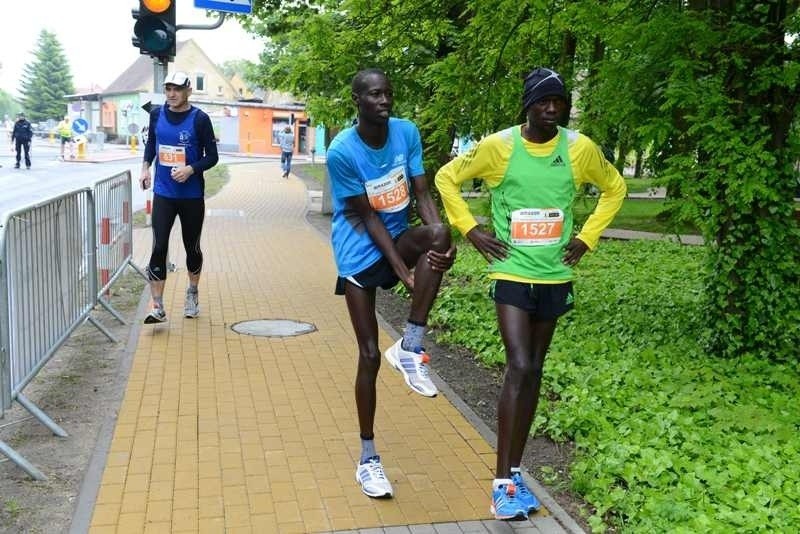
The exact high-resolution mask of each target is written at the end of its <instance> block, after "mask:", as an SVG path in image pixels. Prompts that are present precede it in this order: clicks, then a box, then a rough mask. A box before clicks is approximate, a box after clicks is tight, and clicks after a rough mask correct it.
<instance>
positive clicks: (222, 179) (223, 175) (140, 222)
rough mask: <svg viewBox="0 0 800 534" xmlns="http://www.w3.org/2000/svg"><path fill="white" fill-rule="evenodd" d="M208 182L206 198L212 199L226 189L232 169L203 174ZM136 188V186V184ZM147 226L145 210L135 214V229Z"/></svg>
mask: <svg viewBox="0 0 800 534" xmlns="http://www.w3.org/2000/svg"><path fill="white" fill-rule="evenodd" d="M203 176H204V178H205V181H206V188H205V192H206V198H207V199H208V198H211V197H213V196H214V195H216V194H217V193H219V192H220V190H221V189H222V188H223V187H225V184H227V183H228V181H229V180H230V178H231V174H230V169H228V166H227V165H215V166H214V167H212V168H211V169H210V170H207V171H206V172H204V173H203ZM134 186H136V184H134ZM146 225H147V214H146V213H145V212H144V210H139V211H136V212H134V213H133V227H134V228H141V227H144V226H146Z"/></svg>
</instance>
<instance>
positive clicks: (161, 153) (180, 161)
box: [158, 145, 186, 167]
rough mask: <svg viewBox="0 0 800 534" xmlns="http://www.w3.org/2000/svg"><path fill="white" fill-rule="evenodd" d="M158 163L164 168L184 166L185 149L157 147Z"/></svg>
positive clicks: (165, 146) (168, 146) (169, 146)
mask: <svg viewBox="0 0 800 534" xmlns="http://www.w3.org/2000/svg"><path fill="white" fill-rule="evenodd" d="M158 162H159V163H160V164H161V165H164V166H165V167H183V166H184V165H186V148H184V147H182V146H171V145H158Z"/></svg>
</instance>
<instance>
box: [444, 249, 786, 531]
mask: <svg viewBox="0 0 800 534" xmlns="http://www.w3.org/2000/svg"><path fill="white" fill-rule="evenodd" d="M704 256H705V250H704V249H703V248H701V247H681V246H680V245H676V244H673V243H668V242H645V241H642V242H603V243H601V246H600V248H599V250H598V251H597V252H594V253H590V254H588V255H587V256H585V257H584V260H583V261H582V262H581V264H580V265H579V267H578V268H577V280H576V308H575V310H574V311H572V312H571V313H569V314H567V315H566V316H565V317H563V318H562V320H561V321H560V323H559V326H558V328H557V330H556V334H555V338H554V340H553V344H552V347H551V351H550V354H549V355H548V359H547V362H546V365H545V377H544V384H543V388H542V403H541V404H540V410H539V413H538V414H537V419H536V422H535V425H534V431H535V432H541V433H544V434H546V435H548V436H549V437H551V438H552V439H554V440H557V441H563V440H571V441H573V442H574V443H575V450H576V455H575V459H574V463H573V465H572V467H571V477H572V485H573V489H574V490H576V491H578V492H579V493H580V494H581V495H583V496H584V498H585V499H586V501H587V502H589V503H590V504H591V505H592V506H593V507H595V509H596V513H595V515H594V516H592V517H591V518H590V524H591V525H592V527H593V530H595V531H603V530H604V529H605V528H606V527H607V526H613V527H614V528H615V529H616V530H617V531H620V532H642V533H651V532H687V533H690V532H691V533H694V532H754V531H762V532H790V531H793V530H795V529H796V526H797V525H798V524H800V507H798V504H800V463H798V462H797V455H798V452H799V451H800V435H799V434H798V432H797V429H798V427H799V426H800V413H799V412H798V410H797V409H796V399H797V398H798V393H800V391H799V390H800V386H799V384H800V371H799V370H798V368H797V366H794V365H790V364H779V363H769V362H768V361H767V360H764V359H758V358H751V357H744V358H741V359H739V360H728V359H721V358H715V357H712V356H709V355H708V354H706V353H705V352H704V350H703V348H702V347H703V346H702V338H703V337H705V336H708V334H709V332H708V331H709V330H713V328H714V325H709V324H707V323H706V321H707V318H706V317H705V315H704V314H703V312H702V308H701V302H702V301H703V287H704V286H703V280H704V276H705V272H704V268H705V267H704V266H705V265H706V263H705V261H704ZM485 273H486V264H485V261H484V260H483V258H482V257H480V256H479V255H478V254H477V253H476V252H475V251H474V249H472V247H471V246H469V244H466V243H464V244H462V245H461V246H460V250H459V258H458V260H457V262H456V265H455V266H454V267H453V269H452V271H451V272H450V273H449V274H448V275H447V276H446V278H445V280H446V284H445V285H443V288H442V291H441V294H440V297H439V298H438V299H437V302H436V304H435V307H434V310H433V313H432V316H431V324H432V325H435V326H436V327H437V331H439V332H440V333H439V337H438V341H442V342H446V343H453V344H457V345H460V346H464V347H467V348H469V349H471V350H472V351H473V353H475V354H476V355H477V357H478V358H479V359H480V360H481V361H482V362H483V363H484V364H486V365H489V366H498V365H502V362H503V361H504V356H503V348H502V343H501V341H500V338H499V335H498V332H497V327H496V319H495V317H494V306H493V303H492V302H491V299H490V298H489V297H488V296H487V294H486V291H487V287H488V281H487V279H486V276H485Z"/></svg>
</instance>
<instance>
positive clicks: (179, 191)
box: [153, 106, 205, 198]
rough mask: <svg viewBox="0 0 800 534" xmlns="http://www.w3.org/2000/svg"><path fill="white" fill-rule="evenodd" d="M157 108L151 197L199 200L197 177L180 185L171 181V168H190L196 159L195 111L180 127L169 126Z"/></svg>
mask: <svg viewBox="0 0 800 534" xmlns="http://www.w3.org/2000/svg"><path fill="white" fill-rule="evenodd" d="M165 108H166V106H161V111H160V112H159V114H158V121H157V122H156V173H155V180H154V185H153V193H155V194H157V195H161V196H162V197H167V198H203V190H204V185H205V184H204V183H203V182H204V180H203V179H202V178H200V177H199V176H198V174H197V173H194V174H192V175H191V176H190V177H189V179H188V180H186V181H185V182H184V183H178V182H176V181H175V180H173V179H172V176H171V175H170V169H171V168H172V167H177V166H182V165H191V164H192V163H194V162H196V161H198V160H199V159H200V151H201V148H200V143H199V139H198V138H197V130H196V129H195V127H194V124H195V119H196V116H197V112H198V110H197V108H195V107H192V111H191V112H190V113H188V114H187V115H186V117H185V118H184V119H183V121H182V122H181V123H180V124H170V122H169V121H168V120H167V117H166V115H165V111H164V110H165Z"/></svg>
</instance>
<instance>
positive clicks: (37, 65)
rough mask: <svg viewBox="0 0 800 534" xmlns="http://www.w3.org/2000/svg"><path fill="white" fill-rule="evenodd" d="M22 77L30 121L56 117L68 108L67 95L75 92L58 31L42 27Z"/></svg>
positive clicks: (59, 116)
mask: <svg viewBox="0 0 800 534" xmlns="http://www.w3.org/2000/svg"><path fill="white" fill-rule="evenodd" d="M33 56H34V60H33V62H32V63H29V64H28V65H26V66H25V70H24V72H23V74H22V79H21V80H20V86H21V89H20V91H19V93H20V94H21V95H22V97H21V98H20V102H21V103H22V107H23V110H24V111H25V113H26V114H27V116H28V120H30V121H31V122H37V121H43V120H47V119H54V120H57V119H59V118H61V117H63V116H64V111H65V110H66V107H65V104H66V101H65V100H64V95H68V94H72V93H74V92H75V88H74V86H73V85H72V72H71V71H70V68H69V63H68V62H67V58H66V56H65V55H64V51H63V49H62V48H61V43H59V42H58V39H57V38H56V35H55V34H54V33H51V32H49V31H47V30H42V32H41V33H40V34H39V40H38V42H37V44H36V50H35V51H34V52H33Z"/></svg>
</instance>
